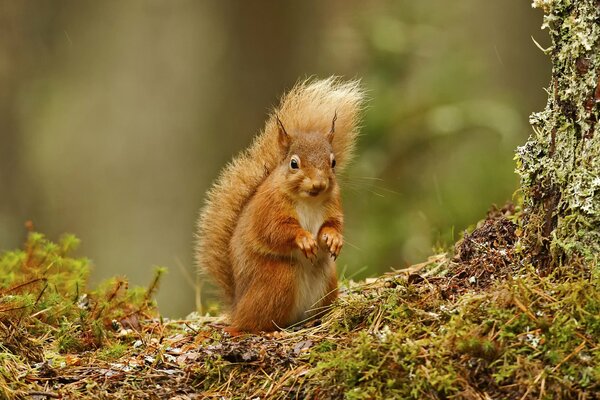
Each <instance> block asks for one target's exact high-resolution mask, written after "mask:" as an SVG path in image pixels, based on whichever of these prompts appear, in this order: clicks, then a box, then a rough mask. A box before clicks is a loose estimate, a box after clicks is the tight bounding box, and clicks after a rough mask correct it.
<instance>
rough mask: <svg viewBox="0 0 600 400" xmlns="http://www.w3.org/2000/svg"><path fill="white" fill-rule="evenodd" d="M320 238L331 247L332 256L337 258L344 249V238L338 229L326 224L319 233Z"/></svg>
mask: <svg viewBox="0 0 600 400" xmlns="http://www.w3.org/2000/svg"><path fill="white" fill-rule="evenodd" d="M319 240H320V241H321V243H323V244H324V245H325V246H327V248H328V249H329V252H330V253H331V256H332V257H333V259H334V260H335V259H336V258H337V257H338V256H339V255H340V251H341V250H342V246H343V245H344V238H343V237H342V234H341V233H339V232H338V231H337V230H336V229H334V228H331V227H329V226H326V227H324V228H322V229H321V232H320V233H319Z"/></svg>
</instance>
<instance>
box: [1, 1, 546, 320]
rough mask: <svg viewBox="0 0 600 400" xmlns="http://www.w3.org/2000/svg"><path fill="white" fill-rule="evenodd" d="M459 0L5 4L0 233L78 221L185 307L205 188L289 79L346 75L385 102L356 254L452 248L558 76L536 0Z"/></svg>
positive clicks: (351, 192) (182, 311) (363, 261)
mask: <svg viewBox="0 0 600 400" xmlns="http://www.w3.org/2000/svg"><path fill="white" fill-rule="evenodd" d="M451 3H452V4H451V5H450V4H449V3H448V1H446V0H425V1H414V0H402V1H400V0H387V1H386V0H374V1H369V2H364V1H359V0H336V1H327V2H325V1H319V0H310V1H302V2H283V1H278V0H272V1H262V0H261V1H252V2H249V1H193V0H178V1H166V0H160V1H159V0H146V1H139V0H138V1H80V0H73V1H52V2H41V1H12V0H10V1H9V0H0V249H11V248H15V247H18V246H20V244H21V243H22V241H23V239H24V237H25V235H26V231H25V228H24V222H25V221H27V220H31V221H33V223H34V226H35V228H36V229H37V230H39V231H41V232H44V233H46V234H47V235H48V236H50V237H51V238H57V237H58V236H59V235H60V234H61V233H63V232H71V233H75V234H76V235H77V236H78V237H80V238H81V239H82V240H83V244H82V246H81V248H80V250H79V254H80V255H85V256H87V257H89V258H91V259H92V260H93V262H94V265H95V269H94V272H93V280H94V281H96V282H97V281H99V280H101V279H104V278H107V277H110V276H113V275H116V274H124V275H127V276H128V277H129V279H130V281H131V282H132V283H134V284H139V285H145V284H146V283H147V282H148V281H149V280H150V278H151V271H152V268H153V266H154V265H163V266H166V267H168V268H169V274H168V275H167V276H166V278H165V280H164V281H163V284H162V287H161V290H160V292H159V295H158V303H159V307H160V309H161V311H162V312H163V314H165V315H166V316H171V317H180V316H184V315H186V314H187V313H189V312H190V311H192V310H194V308H195V307H196V305H195V302H194V278H193V277H194V274H195V273H194V271H195V267H194V265H193V261H192V259H193V233H194V225H195V220H196V217H197V213H198V209H199V208H200V206H201V205H202V202H203V198H204V193H205V191H206V189H207V188H208V187H209V185H210V183H211V181H212V180H213V179H214V178H215V177H216V175H217V173H218V171H219V170H220V168H221V167H222V166H223V165H224V164H225V163H226V162H227V161H228V160H229V159H230V158H231V157H232V156H233V155H234V154H236V153H237V152H239V151H240V150H241V149H243V148H245V147H246V146H247V145H248V144H249V142H250V140H251V137H252V136H253V135H254V134H255V133H257V132H258V131H259V130H260V129H261V127H262V124H263V122H264V120H265V117H266V115H267V113H268V110H269V109H270V107H271V106H273V105H274V104H276V102H277V99H278V98H279V96H280V95H281V94H282V93H283V92H284V91H285V90H286V89H289V88H290V87H291V86H292V85H293V84H294V82H296V81H297V80H298V79H299V78H304V77H307V76H312V75H314V76H317V77H327V76H329V75H332V74H335V75H341V76H344V77H349V78H355V77H358V78H361V79H362V81H363V84H364V87H365V88H366V89H367V91H368V93H369V97H370V98H371V100H370V102H369V106H368V109H367V110H366V112H365V115H364V128H363V130H362V133H363V134H362V137H361V139H360V144H359V151H358V157H357V159H356V162H355V164H354V166H353V168H352V169H351V170H350V171H349V172H348V173H347V174H346V175H347V176H346V177H344V178H343V182H344V183H343V190H344V193H345V209H346V220H347V227H346V238H347V245H346V246H345V248H344V251H343V252H342V256H341V258H340V260H339V266H340V270H341V271H342V272H343V274H344V275H345V276H354V277H355V278H363V277H366V276H374V275H377V274H380V273H382V272H384V271H387V270H389V269H390V268H402V267H405V266H407V265H409V264H410V263H413V262H418V261H420V260H422V259H423V258H425V257H426V256H427V255H429V254H431V252H432V249H435V250H439V249H443V248H444V247H448V246H450V245H451V244H452V243H453V242H454V241H455V240H456V239H457V238H458V237H459V235H460V232H461V231H463V230H464V229H465V228H467V227H468V226H469V225H471V224H473V223H475V222H476V221H477V220H479V219H480V218H482V217H483V216H484V215H485V212H486V210H487V209H488V208H489V206H490V205H491V204H493V203H497V204H502V203H504V202H505V201H506V200H508V199H510V198H511V196H512V194H513V192H514V191H515V189H516V188H517V185H518V182H517V178H516V176H515V175H514V173H513V170H514V163H513V160H512V158H513V152H514V149H515V147H516V146H517V145H519V144H520V143H523V142H524V141H525V139H526V137H527V135H528V134H529V130H530V128H529V126H528V123H527V120H528V115H529V114H530V113H531V112H532V111H535V110H539V109H541V108H542V107H543V106H544V103H545V93H544V91H543V87H544V86H545V85H546V84H547V81H548V78H549V74H550V65H549V62H548V61H547V60H546V57H545V56H544V55H543V54H542V52H541V51H540V50H539V49H538V48H537V47H536V46H535V45H534V43H533V41H532V39H531V37H532V36H533V37H534V38H535V39H536V40H537V41H538V42H540V43H541V44H542V45H546V44H547V43H548V40H547V35H546V34H545V33H544V32H542V31H540V30H539V26H540V25H541V13H540V12H538V11H535V10H532V9H531V6H530V2H529V1H527V0H503V1H486V2H483V1H478V0H459V1H453V2H451ZM205 293H206V291H205ZM209 297H210V293H209V294H208V298H209Z"/></svg>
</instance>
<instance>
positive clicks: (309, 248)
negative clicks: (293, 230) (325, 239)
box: [296, 231, 319, 262]
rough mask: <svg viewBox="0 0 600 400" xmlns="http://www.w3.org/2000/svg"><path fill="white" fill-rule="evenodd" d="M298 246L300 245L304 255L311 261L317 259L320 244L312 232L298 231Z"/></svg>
mask: <svg viewBox="0 0 600 400" xmlns="http://www.w3.org/2000/svg"><path fill="white" fill-rule="evenodd" d="M296 246H298V248H299V249H300V250H301V251H302V253H303V254H304V256H305V257H306V258H308V259H309V260H310V261H311V262H314V261H315V259H316V258H317V251H318V250H319V246H318V245H317V241H316V240H315V238H314V237H313V235H312V233H310V232H308V231H302V232H300V233H298V234H297V235H296Z"/></svg>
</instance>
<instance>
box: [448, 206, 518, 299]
mask: <svg viewBox="0 0 600 400" xmlns="http://www.w3.org/2000/svg"><path fill="white" fill-rule="evenodd" d="M514 213H515V208H514V205H513V204H512V203H509V204H506V205H505V206H504V207H502V208H497V207H494V208H492V209H491V210H490V211H489V212H488V214H487V217H486V219H485V220H483V221H481V222H480V223H479V224H478V226H477V228H475V230H473V232H471V233H465V234H464V237H463V239H462V240H460V241H459V242H457V243H456V245H455V256H454V257H453V259H452V262H451V263H450V265H449V268H448V272H447V274H446V277H445V278H446V281H445V282H443V283H442V284H441V290H442V294H443V296H444V297H445V298H454V297H456V296H457V295H460V294H462V293H464V292H465V291H466V290H471V289H485V288H487V287H489V286H490V285H491V284H492V283H493V282H496V281H498V280H504V279H506V278H507V277H508V276H512V275H513V274H514V273H515V272H516V268H517V267H516V266H515V263H514V261H515V257H514V246H515V243H516V242H517V238H518V237H517V225H516V224H515V223H514V222H513V221H512V220H511V217H512V216H513V215H514Z"/></svg>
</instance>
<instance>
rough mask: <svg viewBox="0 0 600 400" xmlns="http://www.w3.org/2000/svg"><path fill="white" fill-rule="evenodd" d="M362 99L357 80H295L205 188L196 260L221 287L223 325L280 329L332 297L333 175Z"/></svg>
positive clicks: (345, 157) (338, 211)
mask: <svg viewBox="0 0 600 400" xmlns="http://www.w3.org/2000/svg"><path fill="white" fill-rule="evenodd" d="M363 98H364V96H363V92H362V90H361V89H360V86H359V83H358V82H357V81H349V82H342V81H340V80H339V79H338V78H335V77H331V78H328V79H325V80H306V81H303V82H300V83H298V84H296V86H294V88H292V90H290V91H289V92H288V93H287V94H286V95H285V96H284V97H283V98H282V100H281V103H280V105H279V107H278V108H276V109H275V110H274V112H273V113H272V114H271V115H270V117H269V119H268V121H267V123H266V126H265V128H264V130H263V131H262V132H261V133H260V134H259V135H258V136H257V137H256V138H255V139H254V142H253V143H252V145H251V146H250V147H249V148H248V149H246V150H245V151H244V152H242V153H241V154H240V155H238V156H237V157H236V158H234V159H233V161H232V162H231V163H229V165H227V167H226V168H225V169H224V170H223V171H222V172H221V174H220V176H219V178H218V179H217V181H216V182H215V183H214V185H213V187H212V188H211V189H210V191H209V192H208V195H207V201H206V205H205V206H204V208H203V209H202V211H201V213H200V218H199V220H198V248H197V253H196V255H197V261H198V263H199V265H200V270H201V271H202V272H207V273H208V274H209V275H211V276H212V277H213V279H214V280H215V281H216V283H217V285H218V286H219V287H220V289H221V290H222V293H223V296H224V298H225V302H226V304H227V305H228V306H229V307H230V319H231V321H230V322H231V328H232V330H234V331H246V332H259V331H273V330H277V329H279V328H285V327H289V326H290V325H293V324H296V323H298V322H301V321H303V320H305V319H307V318H310V317H312V316H314V315H316V314H319V312H321V311H322V310H324V308H325V307H327V306H328V305H330V304H331V303H332V302H333V301H334V300H335V298H336V296H337V275H336V268H335V259H336V258H337V256H338V255H339V253H340V250H341V248H342V245H343V236H342V229H343V223H344V216H343V211H342V206H341V201H340V190H339V186H338V183H337V180H336V174H337V173H338V172H339V171H340V170H341V169H343V168H344V167H345V166H346V165H347V163H348V162H349V160H350V158H351V155H352V151H353V149H354V145H355V141H356V137H357V135H358V123H359V113H360V110H361V108H362V104H363Z"/></svg>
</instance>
